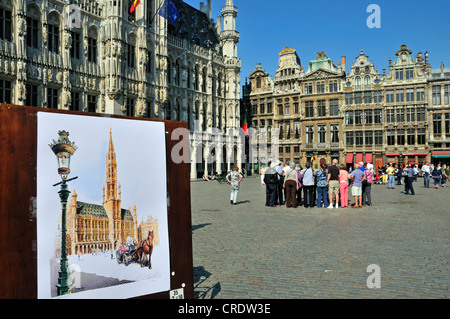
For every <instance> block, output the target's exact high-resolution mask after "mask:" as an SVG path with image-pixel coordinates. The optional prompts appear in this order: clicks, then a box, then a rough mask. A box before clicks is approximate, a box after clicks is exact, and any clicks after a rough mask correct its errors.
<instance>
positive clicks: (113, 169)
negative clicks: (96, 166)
mask: <svg viewBox="0 0 450 319" xmlns="http://www.w3.org/2000/svg"><path fill="white" fill-rule="evenodd" d="M103 206H104V207H105V210H106V213H107V214H108V219H109V234H110V238H109V240H110V242H111V244H112V246H111V247H113V248H116V247H117V245H118V244H120V243H118V242H117V241H118V240H121V237H122V236H121V234H122V229H121V228H122V223H121V218H122V216H121V192H120V184H118V183H117V161H116V153H115V151H114V144H113V140H112V132H111V130H110V131H109V146H108V153H107V154H106V188H105V187H104V188H103Z"/></svg>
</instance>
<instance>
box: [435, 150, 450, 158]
mask: <svg viewBox="0 0 450 319" xmlns="http://www.w3.org/2000/svg"><path fill="white" fill-rule="evenodd" d="M431 156H432V157H434V158H450V151H432V152H431Z"/></svg>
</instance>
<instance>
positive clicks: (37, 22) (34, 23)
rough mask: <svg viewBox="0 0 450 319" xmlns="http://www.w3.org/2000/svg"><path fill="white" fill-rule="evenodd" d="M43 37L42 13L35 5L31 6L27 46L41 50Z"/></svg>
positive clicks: (28, 17) (29, 9) (28, 12)
mask: <svg viewBox="0 0 450 319" xmlns="http://www.w3.org/2000/svg"><path fill="white" fill-rule="evenodd" d="M41 36H42V29H41V13H40V11H39V9H38V8H37V7H36V6H35V5H30V6H28V8H27V34H26V37H27V46H28V47H30V48H34V49H39V48H40V44H41Z"/></svg>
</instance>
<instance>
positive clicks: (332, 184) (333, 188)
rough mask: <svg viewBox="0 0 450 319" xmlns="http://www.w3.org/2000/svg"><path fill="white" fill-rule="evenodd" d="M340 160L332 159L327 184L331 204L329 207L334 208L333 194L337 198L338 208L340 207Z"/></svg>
mask: <svg viewBox="0 0 450 319" xmlns="http://www.w3.org/2000/svg"><path fill="white" fill-rule="evenodd" d="M337 163H338V160H337V159H333V160H332V161H331V166H330V169H329V170H328V177H327V185H328V196H330V198H329V203H330V205H329V206H328V208H333V195H334V197H335V199H336V206H335V207H336V208H339V168H338V167H337Z"/></svg>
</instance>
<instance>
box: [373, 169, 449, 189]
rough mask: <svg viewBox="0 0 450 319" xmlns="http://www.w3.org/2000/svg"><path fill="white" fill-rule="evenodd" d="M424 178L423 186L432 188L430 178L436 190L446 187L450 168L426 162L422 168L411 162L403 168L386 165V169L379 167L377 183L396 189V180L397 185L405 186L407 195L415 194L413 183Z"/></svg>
mask: <svg viewBox="0 0 450 319" xmlns="http://www.w3.org/2000/svg"><path fill="white" fill-rule="evenodd" d="M419 175H422V176H423V186H424V187H426V188H429V187H430V178H432V179H433V181H434V188H436V189H438V188H439V187H444V186H445V184H446V181H447V180H448V179H450V168H448V167H447V165H446V164H444V165H442V166H441V164H437V165H433V164H429V163H428V162H426V163H425V164H423V165H422V166H421V167H420V168H418V165H417V164H415V163H413V162H411V163H410V164H409V165H405V166H403V164H400V165H398V166H396V165H395V164H394V163H390V164H389V165H388V164H386V165H385V166H384V167H379V166H378V171H377V174H376V179H375V183H376V184H377V183H379V184H386V183H387V184H388V188H389V189H394V188H395V180H397V185H402V184H404V185H405V190H404V193H405V194H409V193H411V194H413V195H414V188H413V186H412V182H413V181H417V176H419Z"/></svg>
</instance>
